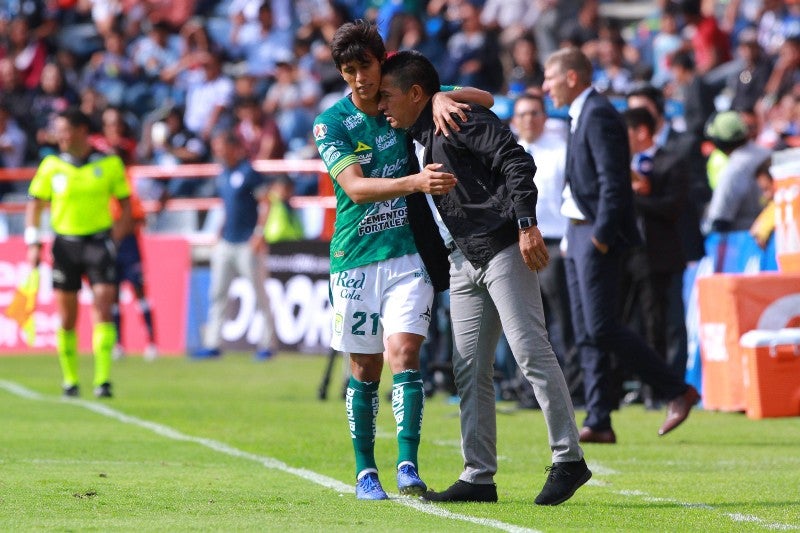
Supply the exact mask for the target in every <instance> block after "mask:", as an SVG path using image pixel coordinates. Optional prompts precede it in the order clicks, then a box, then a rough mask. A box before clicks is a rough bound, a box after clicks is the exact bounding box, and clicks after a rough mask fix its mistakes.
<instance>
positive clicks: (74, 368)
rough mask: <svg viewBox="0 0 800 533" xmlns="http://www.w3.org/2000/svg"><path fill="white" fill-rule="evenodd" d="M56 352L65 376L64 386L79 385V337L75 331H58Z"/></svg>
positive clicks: (60, 329) (61, 329)
mask: <svg viewBox="0 0 800 533" xmlns="http://www.w3.org/2000/svg"><path fill="white" fill-rule="evenodd" d="M56 352H57V353H58V362H59V364H60V365H61V374H62V375H63V376H64V386H66V387H71V386H73V385H77V384H78V336H77V334H76V333H75V330H74V329H70V330H66V329H63V328H58V330H56Z"/></svg>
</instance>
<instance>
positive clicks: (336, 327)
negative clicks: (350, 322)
mask: <svg viewBox="0 0 800 533" xmlns="http://www.w3.org/2000/svg"><path fill="white" fill-rule="evenodd" d="M343 325H344V317H343V316H342V314H341V313H336V316H334V317H333V331H334V332H335V333H336V334H337V335H341V334H342V331H343V329H344V328H343V327H342V326H343Z"/></svg>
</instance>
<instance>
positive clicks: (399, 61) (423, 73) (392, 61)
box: [381, 50, 441, 96]
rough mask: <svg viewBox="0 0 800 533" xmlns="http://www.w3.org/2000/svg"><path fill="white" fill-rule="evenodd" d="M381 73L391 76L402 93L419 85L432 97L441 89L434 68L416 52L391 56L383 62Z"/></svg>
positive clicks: (408, 51)
mask: <svg viewBox="0 0 800 533" xmlns="http://www.w3.org/2000/svg"><path fill="white" fill-rule="evenodd" d="M381 73H382V74H383V75H384V76H391V77H392V78H393V79H394V81H395V84H396V85H397V86H398V87H399V88H400V90H401V91H403V92H404V93H405V92H408V90H409V89H410V88H411V86H412V85H419V86H420V87H421V88H422V90H423V91H424V92H425V94H426V95H428V96H433V95H434V94H435V93H436V92H437V91H439V89H440V87H441V83H440V82H439V73H438V72H436V67H434V66H433V63H431V62H430V60H429V59H428V58H427V57H425V56H424V55H422V54H421V53H419V52H417V51H416V50H403V51H402V52H397V53H396V54H393V55H392V56H391V57H389V59H387V60H386V62H384V64H383V67H382V68H381Z"/></svg>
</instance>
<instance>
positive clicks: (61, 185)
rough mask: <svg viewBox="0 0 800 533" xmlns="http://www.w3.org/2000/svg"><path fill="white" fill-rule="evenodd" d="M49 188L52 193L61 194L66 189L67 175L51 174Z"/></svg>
mask: <svg viewBox="0 0 800 533" xmlns="http://www.w3.org/2000/svg"><path fill="white" fill-rule="evenodd" d="M50 186H51V187H52V188H53V192H55V193H58V194H61V193H63V192H64V191H65V190H66V188H67V175H66V174H62V173H61V172H59V173H57V174H53V177H52V178H51V180H50Z"/></svg>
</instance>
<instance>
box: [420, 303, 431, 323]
mask: <svg viewBox="0 0 800 533" xmlns="http://www.w3.org/2000/svg"><path fill="white" fill-rule="evenodd" d="M419 317H420V318H421V319H422V320H424V321H425V322H427V323H428V324H430V323H431V306H428V308H427V309H426V310H425V312H424V313H420V314H419Z"/></svg>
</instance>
